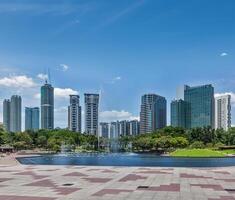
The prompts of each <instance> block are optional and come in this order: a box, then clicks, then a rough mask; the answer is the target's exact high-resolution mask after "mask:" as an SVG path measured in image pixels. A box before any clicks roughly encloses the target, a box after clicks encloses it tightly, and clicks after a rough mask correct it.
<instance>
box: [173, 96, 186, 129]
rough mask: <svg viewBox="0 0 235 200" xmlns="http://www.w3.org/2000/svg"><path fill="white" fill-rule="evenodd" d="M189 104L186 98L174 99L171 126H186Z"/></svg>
mask: <svg viewBox="0 0 235 200" xmlns="http://www.w3.org/2000/svg"><path fill="white" fill-rule="evenodd" d="M186 109H187V104H186V102H185V101H184V100H182V99H180V100H174V101H172V102H171V126H173V127H181V128H186Z"/></svg>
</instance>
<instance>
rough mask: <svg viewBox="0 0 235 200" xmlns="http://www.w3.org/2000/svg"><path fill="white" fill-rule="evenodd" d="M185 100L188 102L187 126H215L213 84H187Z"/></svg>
mask: <svg viewBox="0 0 235 200" xmlns="http://www.w3.org/2000/svg"><path fill="white" fill-rule="evenodd" d="M184 101H185V102H186V104H187V110H186V128H196V127H206V126H210V127H212V128H214V119H215V107H214V106H215V104H214V87H213V86H212V85H211V84H209V85H202V86H194V87H190V86H186V87H185V90H184Z"/></svg>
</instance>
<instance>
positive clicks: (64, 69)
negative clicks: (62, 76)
mask: <svg viewBox="0 0 235 200" xmlns="http://www.w3.org/2000/svg"><path fill="white" fill-rule="evenodd" d="M60 67H62V71H64V72H66V71H67V70H68V69H69V66H68V65H66V64H60Z"/></svg>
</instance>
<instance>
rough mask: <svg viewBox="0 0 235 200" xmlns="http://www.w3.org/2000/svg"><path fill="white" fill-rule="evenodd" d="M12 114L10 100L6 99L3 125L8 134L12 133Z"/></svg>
mask: <svg viewBox="0 0 235 200" xmlns="http://www.w3.org/2000/svg"><path fill="white" fill-rule="evenodd" d="M10 113H11V101H10V99H4V101H3V125H4V128H5V130H6V131H7V132H9V131H10V120H11V119H10Z"/></svg>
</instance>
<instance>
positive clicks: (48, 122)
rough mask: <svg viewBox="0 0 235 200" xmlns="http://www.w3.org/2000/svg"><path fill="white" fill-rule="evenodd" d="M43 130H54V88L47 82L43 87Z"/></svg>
mask: <svg viewBox="0 0 235 200" xmlns="http://www.w3.org/2000/svg"><path fill="white" fill-rule="evenodd" d="M41 128H42V129H54V88H53V87H52V86H51V84H48V83H47V82H46V83H45V84H44V85H43V86H42V87H41Z"/></svg>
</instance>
